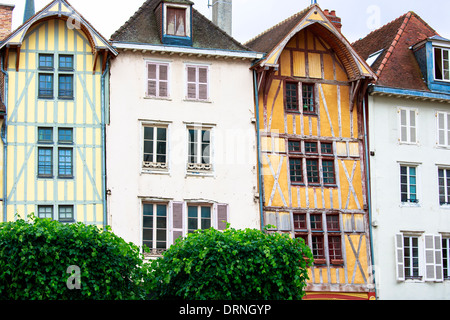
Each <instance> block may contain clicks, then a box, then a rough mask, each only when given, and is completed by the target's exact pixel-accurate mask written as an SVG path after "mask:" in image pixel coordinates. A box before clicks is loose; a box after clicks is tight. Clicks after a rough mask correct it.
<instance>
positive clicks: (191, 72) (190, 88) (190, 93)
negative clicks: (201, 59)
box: [187, 67, 197, 99]
mask: <svg viewBox="0 0 450 320" xmlns="http://www.w3.org/2000/svg"><path fill="white" fill-rule="evenodd" d="M187 77H188V79H187V97H188V99H196V98H197V70H196V68H195V67H187Z"/></svg>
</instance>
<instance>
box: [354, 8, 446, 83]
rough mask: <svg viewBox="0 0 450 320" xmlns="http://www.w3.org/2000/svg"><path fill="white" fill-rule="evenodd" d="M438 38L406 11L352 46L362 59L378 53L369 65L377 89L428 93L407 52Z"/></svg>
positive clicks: (417, 69) (431, 29)
mask: <svg viewBox="0 0 450 320" xmlns="http://www.w3.org/2000/svg"><path fill="white" fill-rule="evenodd" d="M435 35H438V34H437V33H436V31H435V30H433V28H431V27H430V26H429V25H428V24H427V23H426V22H425V21H423V20H422V19H421V18H420V17H419V16H418V15H417V14H415V13H414V12H412V11H410V12H408V13H406V14H404V15H402V16H401V17H399V18H397V19H395V20H393V21H391V22H390V23H388V24H386V25H384V26H383V27H381V28H379V29H377V30H375V31H373V32H371V33H370V34H368V35H367V36H366V37H365V38H363V39H360V40H358V41H356V42H355V43H353V47H354V48H355V50H356V51H357V52H358V53H359V55H360V56H361V57H362V58H363V59H366V60H367V59H368V58H369V56H370V55H371V54H373V53H376V52H379V51H380V50H382V53H381V54H380V55H379V57H378V58H377V59H376V61H374V62H373V64H372V66H371V67H372V69H373V70H374V71H375V72H376V74H377V76H378V82H377V84H378V85H381V86H387V87H394V88H400V89H410V90H425V91H429V89H428V87H427V85H426V83H425V82H424V80H423V75H422V72H421V71H420V68H419V64H418V62H417V60H416V58H415V56H414V53H413V52H412V50H410V49H409V48H410V47H411V46H413V45H415V44H417V43H418V42H420V41H423V40H425V39H427V38H429V37H432V36H435Z"/></svg>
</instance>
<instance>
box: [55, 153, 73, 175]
mask: <svg viewBox="0 0 450 320" xmlns="http://www.w3.org/2000/svg"><path fill="white" fill-rule="evenodd" d="M72 154H73V150H72V149H59V150H58V158H59V160H58V175H59V176H64V177H71V176H72V175H73V172H72V163H73V161H72Z"/></svg>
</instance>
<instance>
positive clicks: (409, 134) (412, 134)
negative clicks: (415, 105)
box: [399, 108, 417, 144]
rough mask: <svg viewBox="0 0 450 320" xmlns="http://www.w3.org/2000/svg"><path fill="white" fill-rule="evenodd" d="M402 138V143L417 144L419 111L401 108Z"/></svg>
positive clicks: (400, 139) (400, 138)
mask: <svg viewBox="0 0 450 320" xmlns="http://www.w3.org/2000/svg"><path fill="white" fill-rule="evenodd" d="M399 114H400V137H399V141H400V142H401V143H413V144H415V143H417V110H416V109H410V108H400V109H399Z"/></svg>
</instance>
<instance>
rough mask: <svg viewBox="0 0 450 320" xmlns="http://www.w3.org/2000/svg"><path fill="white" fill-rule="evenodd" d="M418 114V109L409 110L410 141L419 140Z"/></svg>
mask: <svg viewBox="0 0 450 320" xmlns="http://www.w3.org/2000/svg"><path fill="white" fill-rule="evenodd" d="M416 116H417V114H416V110H410V111H409V142H412V143H416V142H417V123H416V122H417V117H416Z"/></svg>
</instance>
